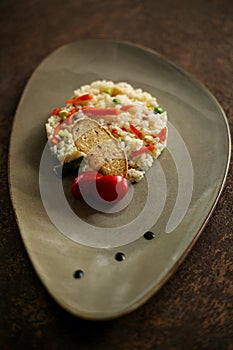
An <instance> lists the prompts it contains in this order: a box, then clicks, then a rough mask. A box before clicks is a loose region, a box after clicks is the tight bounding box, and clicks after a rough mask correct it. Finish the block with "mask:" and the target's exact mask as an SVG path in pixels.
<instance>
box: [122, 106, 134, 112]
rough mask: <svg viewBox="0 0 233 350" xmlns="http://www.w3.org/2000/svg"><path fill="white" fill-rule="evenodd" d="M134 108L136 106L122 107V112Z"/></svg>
mask: <svg viewBox="0 0 233 350" xmlns="http://www.w3.org/2000/svg"><path fill="white" fill-rule="evenodd" d="M132 107H134V106H131V105H126V106H122V107H121V110H122V112H127V111H128V110H129V109H130V108H132Z"/></svg>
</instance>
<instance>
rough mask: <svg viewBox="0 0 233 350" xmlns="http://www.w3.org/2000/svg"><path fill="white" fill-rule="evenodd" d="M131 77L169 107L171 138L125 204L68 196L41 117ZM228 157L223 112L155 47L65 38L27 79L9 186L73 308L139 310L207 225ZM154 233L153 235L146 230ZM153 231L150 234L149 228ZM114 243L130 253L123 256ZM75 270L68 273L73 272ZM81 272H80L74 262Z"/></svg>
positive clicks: (94, 313) (29, 240)
mask: <svg viewBox="0 0 233 350" xmlns="http://www.w3.org/2000/svg"><path fill="white" fill-rule="evenodd" d="M97 79H106V80H113V81H127V82H129V83H131V84H132V85H133V86H134V87H141V88H142V89H144V90H146V91H149V92H150V93H152V94H153V95H155V96H157V98H158V101H159V103H160V104H161V105H162V106H163V107H164V108H165V109H166V110H167V111H168V115H169V141H168V147H167V150H165V151H164V153H163V154H162V156H161V157H160V158H159V160H158V161H156V162H155V164H154V166H153V167H152V168H151V169H150V171H148V173H147V176H146V178H145V179H144V180H143V181H142V182H140V183H139V184H137V185H135V186H134V187H133V190H134V191H133V193H131V194H132V196H131V198H130V200H129V203H128V205H127V206H126V207H124V208H114V210H113V212H109V213H106V211H104V210H103V211H96V210H94V209H92V208H89V207H88V206H87V205H85V204H83V203H81V202H77V201H74V200H73V199H72V198H71V196H70V194H69V186H70V181H71V179H70V178H67V179H65V180H64V181H63V182H62V181H61V179H59V178H56V177H55V176H54V174H52V172H51V162H50V157H49V156H48V153H47V150H46V147H45V145H46V137H45V130H44V123H45V121H46V119H47V117H48V115H49V114H50V112H51V110H52V109H53V108H54V107H55V106H62V105H63V104H64V100H65V99H67V97H69V96H71V95H72V92H73V90H74V89H75V88H77V87H78V86H80V85H83V84H86V83H90V82H91V81H93V80H97ZM229 155H230V134H229V128H228V124H227V121H226V118H225V116H224V112H223V110H222V109H221V107H220V106H219V104H218V103H217V102H216V100H215V99H214V97H213V96H212V95H211V94H210V93H209V92H208V91H207V90H206V89H205V88H204V87H203V86H202V85H201V84H200V83H199V82H197V81H196V80H195V79H194V78H193V77H191V76H190V75H189V74H187V73H186V72H184V71H183V70H181V69H180V68H178V67H176V66H175V65H173V64H171V63H170V62H168V61H166V60H165V59H164V58H162V57H160V56H159V55H157V54H156V53H155V52H152V51H150V50H147V49H144V48H141V47H137V46H134V45H131V44H128V43H124V42H115V41H105V40H88V41H80V42H75V43H72V44H69V45H67V46H64V47H61V48H60V49H58V50H57V51H55V52H54V53H52V54H51V55H50V56H49V57H48V58H46V59H45V60H44V61H43V62H42V63H41V64H40V66H39V67H38V68H37V69H36V71H35V72H34V74H33V76H32V77H31V79H30V81H29V82H28V84H27V86H26V88H25V91H24V93H23V96H22V98H21V101H20V104H19V106H18V110H17V113H16V116H15V121H14V126H13V131H12V137H11V146H10V188H11V195H12V202H13V206H14V208H15V212H16V217H17V221H18V225H19V229H20V232H21V235H22V239H23V241H24V244H25V247H26V249H27V252H28V254H29V256H30V259H31V261H32V264H33V266H34V268H35V270H36V272H37V274H38V276H39V277H40V279H41V281H42V282H43V284H44V285H45V287H46V288H47V290H48V291H49V292H50V294H51V295H52V296H53V297H54V298H55V300H56V301H57V302H58V303H59V304H60V305H62V306H63V307H64V308H65V309H67V310H68V311H70V312H71V313H73V314H75V315H78V316H81V317H84V318H89V319H108V318H114V317H117V316H120V315H123V314H125V313H127V312H129V311H132V310H134V309H135V308H137V307H138V306H140V305H141V304H142V303H144V302H145V301H146V300H147V299H148V298H149V297H150V296H152V295H153V294H154V293H155V292H156V291H157V290H158V289H159V288H160V287H161V286H162V284H163V283H164V282H165V281H166V280H167V279H168V277H169V276H171V274H172V273H173V272H174V271H175V269H176V268H177V266H178V264H179V263H180V262H181V261H182V260H183V258H184V257H185V256H186V254H187V253H188V252H189V251H190V248H191V247H192V245H193V244H194V242H195V241H196V239H197V237H198V236H199V234H200V232H201V231H202V229H203V227H204V225H205V224H206V222H207V220H208V218H209V216H210V214H211V212H212V210H213V208H214V206H215V204H216V202H217V200H218V198H219V195H220V193H221V190H222V188H223V184H224V181H225V178H226V174H227V170H228V164H229ZM147 231H151V232H153V234H154V238H153V239H146V238H145V237H144V234H145V233H146V232H147ZM149 238H150V237H149ZM117 253H123V254H124V257H125V259H124V260H122V261H118V260H117V259H116V254H117ZM80 270H81V271H82V272H83V276H82V277H81V278H75V277H74V273H75V271H80ZM75 276H76V277H80V276H81V275H80V272H77V273H76V275H75Z"/></svg>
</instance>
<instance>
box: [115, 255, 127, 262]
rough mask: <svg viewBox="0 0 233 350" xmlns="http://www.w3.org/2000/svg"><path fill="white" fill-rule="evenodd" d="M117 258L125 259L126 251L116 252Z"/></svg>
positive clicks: (118, 259)
mask: <svg viewBox="0 0 233 350" xmlns="http://www.w3.org/2000/svg"><path fill="white" fill-rule="evenodd" d="M115 259H116V260H117V261H123V260H125V254H124V253H116V255H115Z"/></svg>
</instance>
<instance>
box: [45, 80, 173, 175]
mask: <svg viewBox="0 0 233 350" xmlns="http://www.w3.org/2000/svg"><path fill="white" fill-rule="evenodd" d="M87 94H90V95H91V98H90V99H86V100H85V99H84V100H81V101H77V98H78V97H80V96H85V95H87ZM75 98H76V100H74V99H75ZM93 107H94V108H111V109H114V111H116V112H117V113H116V114H115V115H103V116H101V115H98V116H91V117H93V118H94V119H96V120H97V121H98V122H99V123H100V124H102V125H103V126H105V127H106V128H107V129H108V130H109V131H110V132H111V133H112V135H113V136H114V137H116V138H117V139H118V140H119V143H120V145H121V147H122V148H123V149H124V151H125V153H126V156H127V159H128V167H129V170H128V174H127V178H128V180H130V181H132V182H135V181H136V182H138V181H140V180H141V179H142V178H143V176H144V174H145V172H146V171H147V170H148V169H149V168H150V167H151V166H152V164H153V161H154V159H156V158H157V157H158V156H159V155H160V154H161V152H162V151H163V149H164V148H165V147H166V142H167V113H166V111H164V110H163V109H162V108H161V107H160V106H159V104H158V102H157V99H156V98H155V97H153V96H152V95H151V94H150V93H148V92H145V91H142V89H140V88H137V89H134V88H133V87H132V86H131V85H130V84H128V83H126V82H120V83H114V82H112V81H106V80H102V81H95V82H92V83H91V84H90V85H84V86H81V87H80V88H78V89H77V90H75V91H74V95H73V98H72V99H71V100H70V101H67V103H66V105H65V106H64V107H62V108H59V112H58V109H57V111H56V112H55V111H54V112H53V113H52V115H51V116H50V117H49V119H48V121H47V123H46V132H47V136H48V139H49V141H50V142H51V147H50V149H51V152H52V153H53V154H54V155H56V157H57V159H58V160H59V161H60V163H61V164H63V163H64V162H70V161H72V160H75V159H77V158H79V157H80V156H83V155H84V154H81V153H80V152H78V151H77V149H76V147H75V144H74V140H73V137H72V127H73V125H74V123H75V121H76V120H77V119H79V118H83V117H86V116H87V114H86V113H87V112H85V108H86V111H87V110H88V108H89V109H90V108H93ZM64 115H65V116H66V117H67V118H66V117H65V118H64V117H63V116H64ZM70 115H71V117H70ZM88 117H90V116H89V115H88ZM63 119H65V120H64V122H63ZM68 121H69V122H68Z"/></svg>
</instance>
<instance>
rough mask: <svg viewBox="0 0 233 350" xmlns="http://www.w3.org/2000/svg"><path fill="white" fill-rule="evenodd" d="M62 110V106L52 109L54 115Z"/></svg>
mask: <svg viewBox="0 0 233 350" xmlns="http://www.w3.org/2000/svg"><path fill="white" fill-rule="evenodd" d="M60 110H61V108H54V110H53V111H52V115H58V114H59V112H60Z"/></svg>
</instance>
